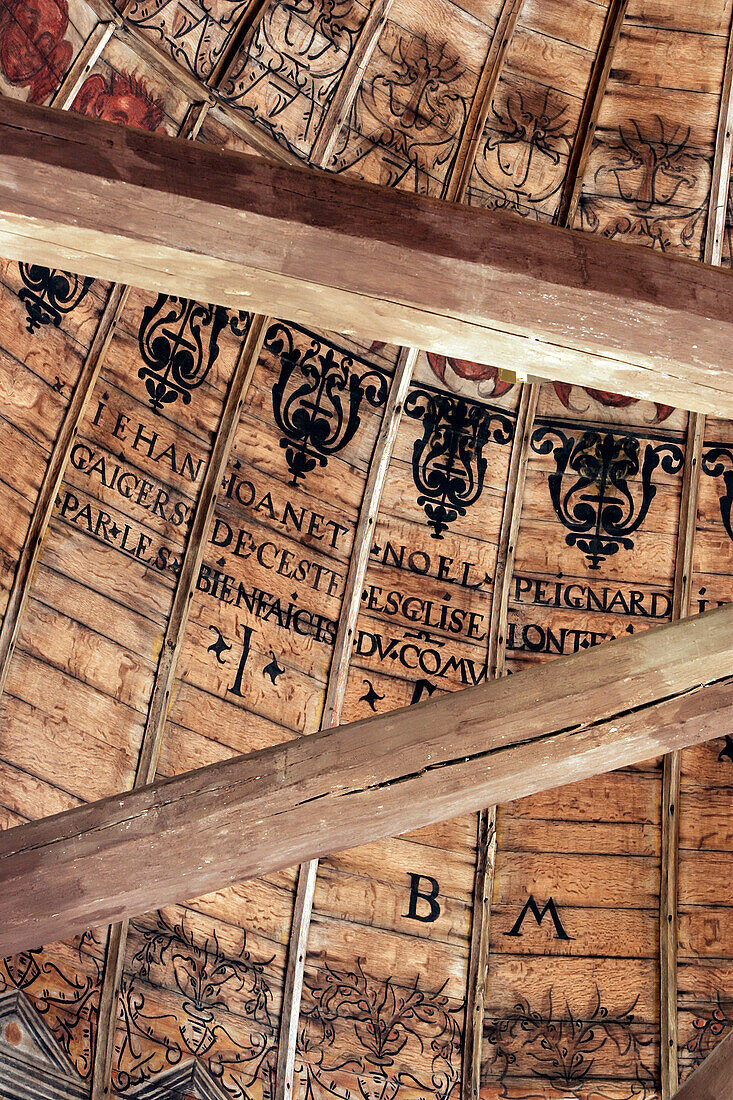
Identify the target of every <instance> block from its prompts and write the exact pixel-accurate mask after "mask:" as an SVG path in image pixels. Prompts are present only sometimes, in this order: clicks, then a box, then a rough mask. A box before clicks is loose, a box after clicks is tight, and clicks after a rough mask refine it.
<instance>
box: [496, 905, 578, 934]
mask: <svg viewBox="0 0 733 1100" xmlns="http://www.w3.org/2000/svg"><path fill="white" fill-rule="evenodd" d="M527 913H531V914H532V916H533V917H534V919H535V920H536V921H537V924H538V925H539V924H542V921H543V920H544V918H545V914H546V913H549V914H550V917H551V918H552V923H553V924H554V925H555V933H556V935H557V938H558V939H559V940H571V939H572V938H573V937H572V936H569V935H568V934H567V932H566V931H565V929H564V928H563V926H562V921H561V920H560V917H559V915H558V912H557V906H556V905H555V902H554V900H553V899H552V898H549V899H548V901H547V903H546V905H545V907H544V909H542V910H540V907H539V905H538V904H537V902H536V901H535V900H534V894H530V895H529V898H528V899H527V904H526V905H525V907H524V909H523V910H522V912H521V913H520V914H519V916H518V917H517V920H516V923H515V925H514V927H513V928H512V930H511V932H505V933H504V935H505V936H521V935H522V925H523V923H524V918H525V917H526V916H527Z"/></svg>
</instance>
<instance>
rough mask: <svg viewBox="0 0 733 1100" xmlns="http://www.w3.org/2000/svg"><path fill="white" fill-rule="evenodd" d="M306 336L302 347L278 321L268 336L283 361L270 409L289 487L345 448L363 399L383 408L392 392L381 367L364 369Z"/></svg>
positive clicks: (268, 342)
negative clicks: (282, 453) (283, 458)
mask: <svg viewBox="0 0 733 1100" xmlns="http://www.w3.org/2000/svg"><path fill="white" fill-rule="evenodd" d="M306 335H307V337H308V338H309V341H310V342H309V345H308V346H307V347H305V348H303V347H302V346H298V344H297V342H296V339H295V338H294V330H293V329H291V328H287V327H286V326H285V325H281V324H279V323H277V322H276V323H275V324H273V325H271V326H270V328H269V329H268V330H267V335H266V336H265V347H266V348H267V350H268V351H270V352H271V353H272V354H273V355H274V356H275V357H276V358H277V359H279V361H280V375H279V377H278V380H277V382H276V383H275V385H274V386H273V387H272V408H273V412H274V414H275V420H276V422H277V426H278V427H279V428H280V431H281V432H283V433H284V434H283V438H282V439H281V440H280V446H281V447H282V448H283V449H284V451H285V461H286V462H287V465H288V469H289V470H290V473H291V474H292V475H293V477H292V480H291V481H290V482H289V484H290V485H297V484H298V479H299V478H300V479H302V478H304V477H305V476H306V474H308V473H310V472H311V470H314V469H315V468H316V466H318V465H320V466H321V467H325V466H326V465H327V462H328V459H329V457H330V456H331V455H335V454H337V453H338V452H339V451H341V450H343V448H344V447H345V446H346V445H347V444H348V443H350V442H351V440H352V439H353V438H354V435H355V434H356V431H357V429H358V427H359V425H360V423H361V417H360V415H359V410H360V408H361V404H362V401H366V402H367V404H368V405H371V407H372V408H373V409H378V408H381V407H382V406H383V405H384V403H385V401H386V399H387V391H388V388H389V383H388V379H389V376H388V375H387V374H386V373H385V372H384V371H383V370H382V369H381V368H379V367H373V366H370V365H369V364H368V363H364V364H363V367H364V369H363V370H362V369H360V367H359V365H358V364H357V363H355V361H354V358H353V357H352V356H350V355H348V354H347V353H346V352H343V351H340V350H339V349H338V348H335V347H333V346H331V345H330V344H326V343H325V342H324V341H322V340H321V339H320V338H319V337H316V336H313V335H312V334H311V333H307V334H306Z"/></svg>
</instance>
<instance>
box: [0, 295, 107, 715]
mask: <svg viewBox="0 0 733 1100" xmlns="http://www.w3.org/2000/svg"><path fill="white" fill-rule="evenodd" d="M126 297H127V288H126V287H113V289H112V290H111V292H110V295H109V298H108V300H107V304H106V306H105V308H104V311H103V313H102V316H101V317H100V319H99V324H98V325H97V331H96V333H95V335H94V340H93V341H92V344H91V346H90V348H89V352H88V353H87V357H86V359H85V361H84V366H83V367H82V370H81V374H80V375H79V379H78V381H77V383H76V386H75V387H74V393H73V395H72V398H71V401H70V402H69V405H68V408H67V410H66V415H65V416H64V420H63V424H62V426H61V431H60V432H59V435H58V438H57V439H56V442H55V444H54V448H53V451H52V453H51V458H50V460H49V463H48V466H47V467H46V472H45V474H44V476H43V482H42V484H41V488H40V491H39V494H38V499H37V501H36V504H35V507H34V509H33V516H32V518H31V522H30V525H29V528H28V533H27V535H26V539H25V542H24V544H23V549H22V550H21V553H20V557H19V559H18V563H17V565H16V568H15V576H14V577H13V585H12V588H11V590H10V595H9V597H8V604H7V608H6V611H5V617H4V618H3V622H2V627H0V694H2V692H3V690H4V688H5V681H6V679H7V675H8V669H9V667H10V659H11V657H12V655H13V650H14V648H15V643H16V640H17V638H18V632H19V630H20V624H21V621H22V618H23V612H24V610H25V607H26V604H27V602H28V597H29V594H30V587H31V582H32V579H33V574H34V572H35V569H36V567H37V565H38V562H39V559H40V556H41V550H42V548H43V539H44V536H45V533H46V530H47V528H48V524H49V522H50V520H51V515H52V513H53V509H54V505H55V502H56V494H57V493H58V491H59V487H60V485H61V481H62V479H63V476H64V471H65V469H66V463H67V460H68V457H69V454H70V452H71V448H72V446H73V444H74V440H75V439H76V434H77V432H78V430H79V425H80V424H81V422H82V419H83V417H84V412H85V410H86V407H87V404H88V402H89V398H90V397H91V394H92V390H93V389H94V386H95V383H96V381H97V378H98V377H99V372H100V370H101V368H102V363H103V362H104V356H105V353H106V351H107V348H108V347H109V342H110V340H111V339H112V335H113V333H114V329H115V325H116V323H117V320H118V318H119V316H120V313H121V311H122V307H123V305H124V303H125V299H126Z"/></svg>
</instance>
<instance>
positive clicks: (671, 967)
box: [659, 752, 680, 1100]
mask: <svg viewBox="0 0 733 1100" xmlns="http://www.w3.org/2000/svg"><path fill="white" fill-rule="evenodd" d="M679 798H680V754H679V752H672V753H668V754H667V755H666V756H665V757H664V770H663V772H662V855H661V858H662V865H661V866H662V876H661V884H660V891H659V975H660V983H659V1001H660V1044H661V1049H660V1057H661V1067H662V1100H671V1097H672V1096H673V1095H674V1093H675V1091H676V1089H677V1084H678V1057H677V1056H678V1044H677V883H678V868H679V831H680V815H679Z"/></svg>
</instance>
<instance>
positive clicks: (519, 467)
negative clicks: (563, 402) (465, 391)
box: [488, 383, 539, 676]
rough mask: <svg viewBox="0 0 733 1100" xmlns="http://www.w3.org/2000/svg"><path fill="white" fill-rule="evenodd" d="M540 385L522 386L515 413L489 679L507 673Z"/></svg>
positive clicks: (496, 575) (496, 576) (493, 603)
mask: <svg viewBox="0 0 733 1100" xmlns="http://www.w3.org/2000/svg"><path fill="white" fill-rule="evenodd" d="M538 399H539V386H538V385H536V384H535V383H528V384H525V385H524V386H523V387H522V396H521V398H520V401H519V409H518V412H517V426H516V428H515V431H514V440H513V443H512V456H511V460H510V465H509V477H508V479H507V490H506V495H505V497H504V513H503V515H502V519H501V534H500V536H499V549H498V553H497V561H496V570H495V572H494V590H493V593H492V598H491V628H490V632H489V656H488V667H489V675H490V676H503V675H504V673H505V671H506V628H507V614H508V608H509V594H510V591H511V584H512V576H513V573H514V556H515V551H516V547H517V536H518V534H519V521H520V519H521V515H522V502H523V500H524V484H525V478H526V474H527V459H528V457H529V440H530V436H531V434H532V428H533V427H534V418H535V413H536V412H537V401H538Z"/></svg>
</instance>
